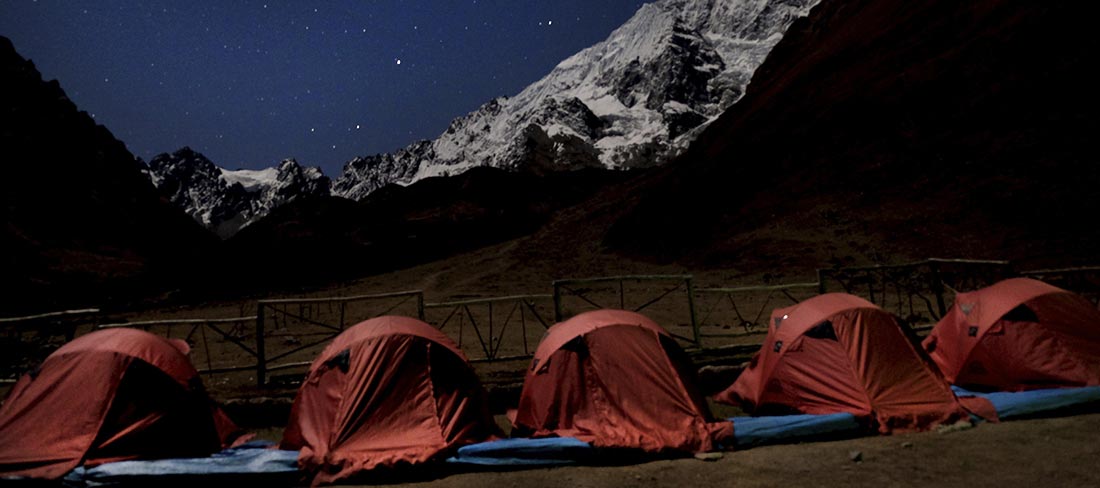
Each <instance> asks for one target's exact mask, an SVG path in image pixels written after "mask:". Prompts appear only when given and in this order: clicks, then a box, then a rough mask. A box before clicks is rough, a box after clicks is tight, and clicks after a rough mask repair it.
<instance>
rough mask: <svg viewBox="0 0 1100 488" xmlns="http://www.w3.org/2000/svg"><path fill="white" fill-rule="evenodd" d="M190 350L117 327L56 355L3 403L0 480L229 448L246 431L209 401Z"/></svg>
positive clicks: (84, 338)
mask: <svg viewBox="0 0 1100 488" xmlns="http://www.w3.org/2000/svg"><path fill="white" fill-rule="evenodd" d="M189 350H190V348H189V347H188V346H187V344H186V343H184V342H183V341H179V340H169V339H165V338H162V337H158V336H156V335H153V334H150V333H148V332H144V331H140V330H133V329H111V330H102V331H97V332H92V333H90V334H87V335H84V336H81V337H79V338H77V339H76V340H74V341H72V342H69V343H68V344H66V345H64V346H62V347H61V348H59V349H58V350H56V351H54V352H53V353H52V354H50V355H49V357H47V358H46V360H45V361H44V362H43V363H42V364H41V365H40V366H39V367H38V368H36V369H35V370H34V371H31V372H30V373H27V374H26V375H24V376H23V377H22V378H20V379H19V381H18V382H16V384H15V386H14V387H13V388H12V390H11V392H10V393H9V394H8V397H7V399H6V400H5V401H4V404H3V405H2V406H0V479H2V478H35V479H58V478H61V477H62V476H64V475H65V474H66V473H68V472H69V471H71V470H73V469H74V468H76V467H77V466H80V465H83V466H96V465H100V464H103V463H108V462H114V461H123V460H131V459H163V458H182V457H203V456H208V455H210V454H212V453H215V452H218V451H220V450H221V449H222V448H223V447H227V445H228V444H229V443H230V442H231V441H232V440H234V439H235V437H236V436H237V434H239V431H238V429H237V428H236V426H234V425H233V423H232V422H231V421H230V420H229V418H228V417H226V416H225V414H224V413H223V412H222V411H221V410H220V409H219V408H218V407H217V406H216V405H215V404H214V403H213V402H212V401H211V399H210V398H209V397H208V396H207V394H206V391H205V390H204V389H203V387H202V380H201V379H200V378H199V375H198V373H197V372H196V371H195V368H194V367H193V366H192V365H191V362H190V361H189V360H188V358H187V352H188V351H189Z"/></svg>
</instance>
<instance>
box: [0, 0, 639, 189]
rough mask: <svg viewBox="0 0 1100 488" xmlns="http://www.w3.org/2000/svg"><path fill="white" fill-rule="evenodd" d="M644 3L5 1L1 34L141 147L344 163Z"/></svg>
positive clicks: (403, 141) (515, 87) (249, 164)
mask: <svg viewBox="0 0 1100 488" xmlns="http://www.w3.org/2000/svg"><path fill="white" fill-rule="evenodd" d="M643 3H644V2H643V1H638V0H598V1H593V0H546V1H539V0H499V1H490V0H424V1H401V0H378V1H350V0H349V1H325V2H305V1H293V2H291V1H287V2H277V1H274V0H268V1H266V2H265V1H243V0H232V1H220V0H219V1H122V0H95V1H73V0H0V35H4V36H6V37H8V38H10V39H11V40H12V42H13V43H14V44H15V48H16V50H17V51H19V53H20V54H21V55H23V57H26V58H30V59H31V60H33V61H34V63H35V65H36V66H37V67H38V70H39V71H41V72H42V74H43V77H44V78H45V79H58V80H59V81H60V82H61V86H62V88H64V89H65V91H66V93H68V95H69V97H70V98H71V99H72V100H73V101H74V102H75V103H76V104H77V106H78V107H80V108H81V109H82V110H85V111H87V112H89V113H91V114H93V116H94V117H95V118H96V121H98V122H99V123H101V124H103V125H105V126H107V128H108V129H110V130H111V131H112V132H113V133H114V135H115V137H118V138H119V139H121V140H122V141H123V142H125V143H126V145H127V146H128V147H129V148H130V151H131V152H133V153H134V154H135V155H137V156H139V157H141V158H143V159H145V160H149V159H150V158H151V157H153V156H154V155H156V154H159V153H162V152H171V151H174V150H176V149H178V148H180V147H182V146H191V147H192V148H194V149H195V150H197V151H199V152H202V153H204V154H205V155H206V156H207V157H209V158H210V159H211V160H213V161H214V162H215V163H217V164H219V165H221V166H223V167H227V168H231V169H234V168H260V167H265V166H271V165H273V164H275V163H277V162H278V161H281V160H282V159H284V158H291V157H292V158H296V159H297V160H298V161H299V162H300V163H302V164H305V165H308V166H321V167H322V169H323V170H324V172H325V174H327V175H329V176H331V177H333V178H335V177H336V176H338V175H339V173H340V168H341V166H342V164H343V163H344V162H346V161H347V160H349V159H351V158H353V157H355V156H365V155H371V154H375V153H379V152H389V151H393V150H395V149H398V148H400V147H404V146H405V145H407V144H409V143H410V142H413V141H414V140H417V139H427V138H434V137H435V136H437V135H439V134H440V133H442V132H443V131H444V130H445V129H446V128H447V125H448V124H449V123H450V121H451V120H452V119H454V118H455V117H458V116H461V115H464V114H466V113H468V112H470V111H472V110H475V109H476V108H477V107H478V106H480V105H481V104H482V103H484V102H486V101H488V100H490V99H491V98H493V97H496V96H500V95H509V96H510V95H514V94H516V93H518V92H519V91H520V90H522V89H523V87H525V86H526V85H528V84H529V83H531V82H533V81H535V80H537V79H539V78H541V77H542V76H544V75H545V74H546V73H548V72H549V71H550V70H551V69H552V68H553V67H554V66H555V65H556V64H557V63H558V62H560V61H562V60H563V59H565V58H566V57H568V56H570V55H572V54H574V53H576V52H577V51H580V50H581V49H583V48H585V47H588V46H590V45H592V44H594V43H596V42H599V41H601V40H603V39H604V38H606V37H607V35H608V34H609V33H611V31H612V30H614V29H615V28H616V27H618V26H619V25H621V24H622V23H623V22H625V21H626V20H627V19H628V18H630V16H631V15H633V13H634V12H635V11H636V10H637V9H638V8H639V7H640V6H641V4H643Z"/></svg>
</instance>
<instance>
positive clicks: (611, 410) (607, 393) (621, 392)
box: [513, 310, 733, 452]
mask: <svg viewBox="0 0 1100 488" xmlns="http://www.w3.org/2000/svg"><path fill="white" fill-rule="evenodd" d="M694 378H695V373H694V371H693V370H692V368H691V361H690V359H688V358H687V356H686V355H685V354H684V352H683V351H682V350H681V349H680V347H679V346H678V345H677V344H676V342H675V341H674V340H673V339H672V337H671V336H670V335H669V334H668V332H666V331H665V330H664V329H662V328H661V327H660V326H658V325H657V324H656V323H654V322H653V321H651V320H649V319H648V318H646V317H644V316H642V315H639V314H637V313H634V312H625V311H618V310H599V311H594V312H587V313H583V314H581V315H578V316H576V317H573V318H572V319H570V320H567V321H565V322H562V323H560V324H557V325H555V326H553V327H551V328H550V329H549V330H548V331H547V333H546V336H545V337H544V338H543V340H542V342H541V343H540V344H539V347H538V349H537V350H536V352H535V357H534V360H533V361H532V363H531V368H530V369H528V371H527V377H526V378H525V379H524V383H523V393H522V394H521V396H520V401H519V409H518V411H517V412H516V418H515V421H514V424H515V430H514V431H513V435H520V436H524V435H529V436H534V437H543V436H561V437H575V438H577V439H580V440H582V441H585V442H589V443H591V444H592V445H594V446H596V447H617V448H636V449H643V450H645V451H650V452H659V451H670V450H672V451H687V452H701V451H710V450H714V449H716V448H718V447H720V446H719V445H718V444H719V443H720V442H723V441H732V435H733V424H731V423H730V422H715V421H714V419H713V417H712V416H711V414H710V409H709V408H708V407H707V403H706V399H705V398H704V397H703V396H702V395H701V394H700V393H699V392H698V390H697V389H696V387H695V384H694ZM731 444H732V442H731Z"/></svg>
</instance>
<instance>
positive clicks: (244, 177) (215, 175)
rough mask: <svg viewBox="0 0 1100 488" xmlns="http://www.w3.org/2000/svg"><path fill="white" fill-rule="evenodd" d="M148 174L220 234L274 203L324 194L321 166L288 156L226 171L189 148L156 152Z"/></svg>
mask: <svg viewBox="0 0 1100 488" xmlns="http://www.w3.org/2000/svg"><path fill="white" fill-rule="evenodd" d="M148 174H149V178H150V179H151V180H152V182H153V184H154V185H156V187H157V189H158V190H159V191H160V192H161V194H163V195H165V196H166V197H167V198H168V201H170V202H172V204H174V205H176V206H177V207H179V208H181V209H183V211H184V212H186V213H187V214H188V215H190V216H191V217H192V218H193V219H195V220H196V221H197V222H199V223H200V224H202V225H203V226H205V227H206V228H208V229H210V230H212V231H214V233H216V234H218V235H219V236H221V237H223V238H225V237H229V236H231V235H233V234H234V233H236V232H237V231H238V230H240V228H241V227H243V226H245V225H248V224H249V223H251V222H253V221H255V220H256V219H259V218H261V217H263V216H264V215H267V214H268V213H270V212H271V210H272V209H274V208H275V207H278V206H279V205H282V204H284V203H287V202H289V201H293V200H295V199H298V198H309V197H316V196H322V195H324V196H327V195H328V194H329V179H328V177H327V176H324V175H323V174H321V170H320V168H303V167H302V166H301V165H299V164H298V162H297V161H295V160H293V159H287V160H285V161H283V162H281V163H279V165H277V166H274V167H271V168H266V169H262V170H227V169H224V168H220V167H218V166H215V165H214V163H213V162H211V161H210V160H209V159H207V158H206V156H203V155H202V154H200V153H197V152H195V151H193V150H191V148H189V147H184V148H182V149H180V150H178V151H176V152H174V153H172V154H160V155H157V156H156V157H154V158H153V159H152V160H151V161H149V165H148Z"/></svg>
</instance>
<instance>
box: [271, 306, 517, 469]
mask: <svg viewBox="0 0 1100 488" xmlns="http://www.w3.org/2000/svg"><path fill="white" fill-rule="evenodd" d="M498 434H499V428H498V427H497V425H496V423H495V421H494V420H493V417H492V416H491V415H490V414H489V409H488V402H487V397H486V394H485V391H484V389H483V388H482V387H481V384H480V383H479V382H478V379H477V376H476V374H475V373H474V371H473V368H472V367H470V365H469V363H468V362H467V360H466V356H465V355H464V354H462V352H461V351H460V350H459V349H458V346H456V345H455V344H454V342H453V341H451V339H450V338H448V337H447V336H446V335H444V334H443V333H442V332H440V331H438V330H436V329H435V328H433V327H432V326H430V325H428V324H426V323H424V322H421V321H419V320H415V319H411V318H407V317H394V316H387V317H379V318H375V319H371V320H367V321H365V322H362V323H360V324H358V325H355V326H353V327H351V328H349V329H348V330H346V331H344V332H342V333H341V334H340V335H339V336H337V337H336V338H335V339H334V340H333V342H332V343H331V344H329V345H328V346H327V347H326V348H325V350H324V351H323V352H322V353H321V355H320V356H318V357H317V359H316V360H314V362H313V364H312V365H311V366H310V371H309V374H308V376H307V377H306V380H305V382H304V383H303V384H302V386H301V389H300V390H299V391H298V396H297V397H296V398H295V400H294V405H293V406H292V407H291V413H290V422H289V425H288V426H287V429H286V431H285V433H284V435H283V441H282V444H281V447H282V448H283V449H291V450H298V449H300V454H299V456H298V462H299V466H300V468H301V469H302V470H303V471H305V472H306V473H308V475H309V476H311V477H312V482H313V484H314V485H318V484H330V483H336V482H339V481H344V480H349V479H355V478H357V477H360V476H363V475H364V474H366V473H367V472H370V471H372V470H378V469H385V468H399V467H404V466H410V465H419V464H423V463H429V462H435V461H439V462H442V461H443V460H444V459H445V458H446V457H447V456H449V455H450V454H451V453H452V452H453V451H454V450H455V449H457V448H458V447H460V446H463V445H466V444H471V443H475V442H481V441H485V440H487V439H490V438H493V437H495V436H496V435H498Z"/></svg>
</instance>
